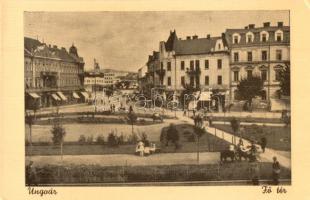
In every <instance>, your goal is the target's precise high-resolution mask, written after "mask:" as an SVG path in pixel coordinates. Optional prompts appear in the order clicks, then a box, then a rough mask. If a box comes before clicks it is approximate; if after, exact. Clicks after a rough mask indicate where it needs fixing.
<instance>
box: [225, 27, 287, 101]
mask: <svg viewBox="0 0 310 200" xmlns="http://www.w3.org/2000/svg"><path fill="white" fill-rule="evenodd" d="M225 36H226V40H227V44H228V46H229V51H230V82H231V88H230V93H231V100H233V101H234V100H236V101H237V100H239V98H238V93H237V92H236V90H237V84H238V82H239V81H240V80H241V79H243V78H247V77H249V76H254V75H255V76H260V77H261V78H262V79H263V80H264V91H263V92H262V94H261V99H262V100H263V101H264V100H265V101H266V102H270V101H271V100H272V99H277V98H279V91H280V82H279V73H280V71H281V70H283V69H284V67H285V66H289V65H290V27H289V26H284V25H283V23H282V22H278V23H277V25H276V26H270V22H265V23H264V24H263V27H255V25H254V24H249V25H248V26H246V27H245V28H241V29H227V30H226V32H225Z"/></svg>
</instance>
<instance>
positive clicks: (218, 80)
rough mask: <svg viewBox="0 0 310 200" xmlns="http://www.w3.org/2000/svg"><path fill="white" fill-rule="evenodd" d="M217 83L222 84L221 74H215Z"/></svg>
mask: <svg viewBox="0 0 310 200" xmlns="http://www.w3.org/2000/svg"><path fill="white" fill-rule="evenodd" d="M217 84H218V85H222V76H217Z"/></svg>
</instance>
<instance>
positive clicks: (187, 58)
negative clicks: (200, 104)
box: [159, 31, 230, 106]
mask: <svg viewBox="0 0 310 200" xmlns="http://www.w3.org/2000/svg"><path fill="white" fill-rule="evenodd" d="M159 62H160V67H159V72H161V73H160V75H162V76H160V78H161V77H162V80H163V82H162V85H164V86H166V90H168V91H181V90H183V89H184V85H186V84H189V85H191V86H192V87H195V88H197V89H199V90H201V91H213V92H214V93H216V94H217V96H218V97H220V98H217V99H218V101H219V103H220V104H222V105H223V106H224V104H225V103H227V101H226V99H229V97H228V96H229V92H228V91H229V87H230V82H229V50H228V46H227V44H226V41H225V35H224V34H222V36H220V37H211V36H210V35H207V37H205V38H198V36H197V35H195V36H192V37H190V36H187V38H186V39H179V38H178V37H177V34H176V32H175V31H173V32H170V36H169V38H168V40H167V41H166V42H164V41H162V42H160V46H159Z"/></svg>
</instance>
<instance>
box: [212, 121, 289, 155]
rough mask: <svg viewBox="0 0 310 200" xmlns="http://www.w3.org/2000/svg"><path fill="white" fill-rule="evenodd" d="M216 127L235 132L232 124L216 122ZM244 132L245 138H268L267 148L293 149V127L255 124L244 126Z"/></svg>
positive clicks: (257, 139) (258, 139)
mask: <svg viewBox="0 0 310 200" xmlns="http://www.w3.org/2000/svg"><path fill="white" fill-rule="evenodd" d="M213 126H214V127H215V128H218V129H220V130H223V131H226V132H229V133H233V131H232V129H231V126H230V125H228V124H227V125H223V124H214V125H213ZM243 127H244V132H243V133H242V137H244V138H245V139H249V140H252V139H255V140H256V141H260V139H261V138H262V137H266V139H267V148H272V149H275V150H280V151H290V150H291V128H290V126H287V127H274V126H258V125H255V124H252V125H248V126H243Z"/></svg>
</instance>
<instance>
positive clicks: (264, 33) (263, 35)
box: [259, 31, 269, 42]
mask: <svg viewBox="0 0 310 200" xmlns="http://www.w3.org/2000/svg"><path fill="white" fill-rule="evenodd" d="M259 35H260V41H261V42H267V41H268V40H269V33H268V32H267V31H262V32H260V34H259Z"/></svg>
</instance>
